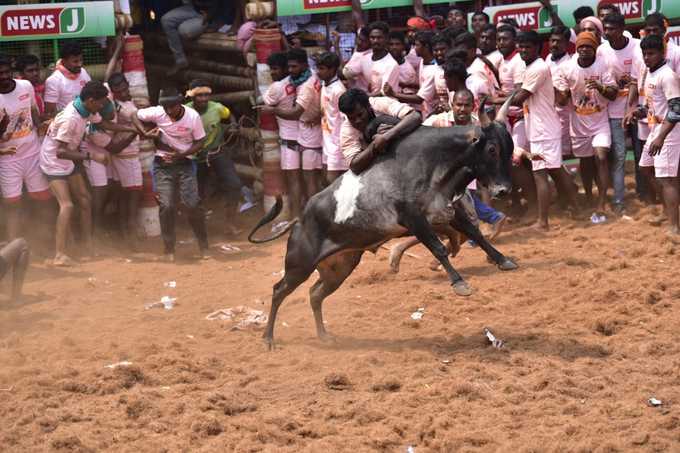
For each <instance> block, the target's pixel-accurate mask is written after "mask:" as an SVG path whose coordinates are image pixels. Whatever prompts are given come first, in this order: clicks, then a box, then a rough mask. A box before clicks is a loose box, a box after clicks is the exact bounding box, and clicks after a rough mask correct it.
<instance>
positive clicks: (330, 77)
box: [316, 52, 413, 184]
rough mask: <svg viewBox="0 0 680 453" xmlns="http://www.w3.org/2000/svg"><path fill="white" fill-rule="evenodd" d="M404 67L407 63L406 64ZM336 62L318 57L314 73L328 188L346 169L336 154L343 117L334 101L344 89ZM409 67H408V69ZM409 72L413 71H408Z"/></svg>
mask: <svg viewBox="0 0 680 453" xmlns="http://www.w3.org/2000/svg"><path fill="white" fill-rule="evenodd" d="M406 64H408V63H406ZM339 67H340V59H339V58H338V56H337V55H335V54H333V53H330V52H326V53H323V54H321V55H320V56H319V58H318V60H317V63H316V69H317V74H318V76H319V79H321V82H322V84H323V85H322V86H321V115H322V117H321V132H322V134H323V158H324V166H325V167H326V181H327V182H328V183H329V184H330V183H332V182H333V181H335V180H336V179H337V178H339V177H340V175H342V174H343V173H344V172H345V171H347V169H348V168H349V165H347V162H346V161H345V156H343V154H342V151H341V150H340V129H341V127H342V122H343V115H342V113H340V109H339V108H338V101H339V100H340V96H342V95H343V93H344V92H345V91H347V89H346V88H345V85H344V84H343V83H342V81H341V80H340V79H338V68H339ZM409 67H410V66H409ZM411 69H413V68H411Z"/></svg>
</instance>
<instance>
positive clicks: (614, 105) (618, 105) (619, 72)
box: [598, 38, 640, 118]
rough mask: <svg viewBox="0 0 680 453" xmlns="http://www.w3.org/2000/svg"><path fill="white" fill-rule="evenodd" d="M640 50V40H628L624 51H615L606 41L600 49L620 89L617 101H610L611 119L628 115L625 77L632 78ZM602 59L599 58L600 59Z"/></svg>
mask: <svg viewBox="0 0 680 453" xmlns="http://www.w3.org/2000/svg"><path fill="white" fill-rule="evenodd" d="M639 48H640V40H639V39H635V38H628V44H626V46H625V47H624V48H623V49H618V50H617V49H614V48H613V47H612V46H611V44H609V41H605V42H604V43H603V44H602V45H601V46H600V47H599V48H598V50H599V53H600V55H601V56H602V57H603V58H604V59H605V61H606V62H607V66H608V67H609V71H610V73H611V75H612V77H613V78H614V81H615V82H616V85H617V86H618V88H619V94H618V95H617V97H616V100H615V101H610V102H609V105H608V106H607V109H608V111H609V118H623V117H624V116H625V114H626V106H627V103H628V91H629V90H628V83H627V82H626V81H625V80H624V76H630V75H631V72H632V69H633V60H634V59H635V54H636V53H637V51H638V49H639ZM599 58H600V57H599V56H598V59H599Z"/></svg>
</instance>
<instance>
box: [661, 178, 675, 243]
mask: <svg viewBox="0 0 680 453" xmlns="http://www.w3.org/2000/svg"><path fill="white" fill-rule="evenodd" d="M657 181H658V182H659V186H661V190H662V194H663V203H664V206H665V208H666V216H667V217H668V222H669V224H670V225H669V232H670V233H671V234H680V228H679V227H678V204H679V199H678V182H679V181H680V180H679V179H678V178H677V177H674V178H670V177H659V178H657Z"/></svg>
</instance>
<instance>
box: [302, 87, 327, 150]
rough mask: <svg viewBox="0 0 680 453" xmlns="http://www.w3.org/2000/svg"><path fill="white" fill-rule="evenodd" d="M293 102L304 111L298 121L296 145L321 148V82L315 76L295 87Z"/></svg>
mask: <svg viewBox="0 0 680 453" xmlns="http://www.w3.org/2000/svg"><path fill="white" fill-rule="evenodd" d="M295 102H296V104H298V105H299V106H300V107H302V108H303V109H304V112H303V113H302V115H301V116H300V121H299V123H300V126H299V127H300V133H299V135H298V143H299V144H300V145H301V146H304V147H305V148H321V146H322V143H323V138H322V134H321V80H320V79H319V77H317V75H316V74H312V76H311V77H310V78H309V79H307V80H306V81H305V82H304V83H303V84H302V85H300V86H299V87H297V99H296V101H295Z"/></svg>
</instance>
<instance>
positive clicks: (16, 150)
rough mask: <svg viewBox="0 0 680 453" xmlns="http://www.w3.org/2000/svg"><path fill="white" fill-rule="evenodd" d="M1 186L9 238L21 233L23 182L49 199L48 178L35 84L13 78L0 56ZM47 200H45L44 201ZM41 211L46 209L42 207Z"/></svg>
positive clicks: (7, 62) (38, 196)
mask: <svg viewBox="0 0 680 453" xmlns="http://www.w3.org/2000/svg"><path fill="white" fill-rule="evenodd" d="M0 112H2V113H0V115H1V116H2V118H0V190H1V191H2V198H3V201H4V202H5V208H6V211H5V212H6V214H7V234H8V236H9V239H15V238H17V237H19V236H20V234H19V233H20V230H21V193H22V189H23V186H24V184H25V185H26V189H27V192H28V195H29V197H30V198H31V199H33V200H36V201H47V200H49V199H50V191H49V185H48V183H47V179H46V178H45V176H44V175H43V174H42V172H41V171H40V165H39V162H40V140H39V139H38V134H37V129H38V127H37V124H38V122H39V113H38V109H37V106H36V103H35V97H34V91H33V85H32V84H31V82H29V81H28V80H18V79H13V78H12V67H11V62H10V60H9V59H8V58H6V57H5V56H0ZM43 204H44V203H43ZM37 211H38V212H44V211H45V208H40V209H38V210H37Z"/></svg>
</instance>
